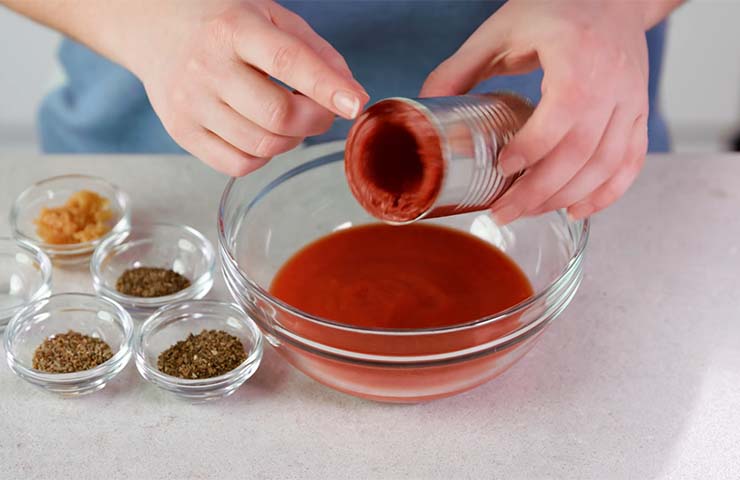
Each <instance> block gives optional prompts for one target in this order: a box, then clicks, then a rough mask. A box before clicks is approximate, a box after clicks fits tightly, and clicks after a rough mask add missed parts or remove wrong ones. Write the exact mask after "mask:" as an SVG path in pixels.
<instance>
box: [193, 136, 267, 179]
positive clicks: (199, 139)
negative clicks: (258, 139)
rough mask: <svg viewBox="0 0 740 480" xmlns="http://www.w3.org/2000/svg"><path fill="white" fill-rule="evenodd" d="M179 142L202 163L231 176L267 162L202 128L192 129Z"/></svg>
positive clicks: (239, 174)
mask: <svg viewBox="0 0 740 480" xmlns="http://www.w3.org/2000/svg"><path fill="white" fill-rule="evenodd" d="M179 143H180V145H182V146H183V148H185V150H187V151H188V152H190V153H191V154H192V155H193V156H195V157H196V158H198V159H200V160H201V161H202V162H203V163H205V164H207V165H210V166H211V167H213V168H214V169H216V170H218V171H219V172H221V173H225V174H226V175H229V176H232V177H242V176H244V175H246V174H248V173H250V172H252V171H254V170H256V169H258V168H259V167H261V166H262V165H264V164H265V163H267V160H265V159H262V158H256V157H254V156H252V155H249V154H247V153H244V152H242V151H241V150H239V149H237V148H236V147H234V146H233V145H230V144H228V143H227V142H225V141H224V140H223V139H221V138H220V137H219V136H218V135H216V134H214V133H213V132H209V131H208V130H206V129H204V128H198V129H196V130H194V131H193V132H191V133H190V134H189V135H188V136H187V138H184V139H183V140H182V141H180V142H179Z"/></svg>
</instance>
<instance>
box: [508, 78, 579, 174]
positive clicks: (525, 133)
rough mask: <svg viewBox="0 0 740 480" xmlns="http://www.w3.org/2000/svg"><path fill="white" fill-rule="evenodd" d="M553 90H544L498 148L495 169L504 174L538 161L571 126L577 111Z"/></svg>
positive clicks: (556, 144) (519, 169) (576, 116)
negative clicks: (515, 131)
mask: <svg viewBox="0 0 740 480" xmlns="http://www.w3.org/2000/svg"><path fill="white" fill-rule="evenodd" d="M557 91H558V90H557V89H553V90H550V91H548V93H546V94H545V95H543V96H542V100H540V103H539V104H538V105H537V108H535V110H534V112H533V113H532V115H531V116H530V117H529V119H528V120H527V121H526V122H525V123H524V125H523V126H522V128H521V129H520V130H519V132H517V134H516V135H514V138H512V139H511V141H510V142H509V143H508V144H507V145H506V146H505V147H504V148H503V149H502V150H501V153H500V157H499V164H498V168H499V171H500V172H501V173H502V174H503V175H506V176H510V175H513V174H515V173H516V172H519V171H522V170H524V169H525V168H529V167H531V166H533V165H534V164H536V163H537V162H539V161H540V160H542V159H543V158H544V157H545V156H546V155H547V154H549V153H550V152H551V151H552V150H553V149H554V148H555V147H557V146H558V145H559V144H560V143H561V142H562V141H563V138H564V137H565V135H566V134H567V133H568V132H569V131H570V130H571V129H572V128H573V126H574V124H575V122H576V119H577V118H578V112H576V107H575V106H574V105H571V104H569V103H568V101H567V99H566V97H564V96H563V95H558V94H557V93H556V92H557Z"/></svg>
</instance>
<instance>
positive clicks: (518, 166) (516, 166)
mask: <svg viewBox="0 0 740 480" xmlns="http://www.w3.org/2000/svg"><path fill="white" fill-rule="evenodd" d="M524 165H525V163H524V157H522V156H521V155H518V154H516V153H514V154H511V155H504V156H503V157H502V158H501V160H500V161H499V162H498V165H497V166H496V168H497V169H498V173H499V174H500V175H503V176H504V177H508V176H511V175H513V174H515V173H517V172H519V171H521V170H524Z"/></svg>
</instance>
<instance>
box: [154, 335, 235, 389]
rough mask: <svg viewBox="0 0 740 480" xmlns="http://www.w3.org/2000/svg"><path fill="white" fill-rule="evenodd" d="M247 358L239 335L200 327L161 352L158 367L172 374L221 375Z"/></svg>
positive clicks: (209, 376)
mask: <svg viewBox="0 0 740 480" xmlns="http://www.w3.org/2000/svg"><path fill="white" fill-rule="evenodd" d="M246 359H247V353H246V351H245V350H244V345H242V342H241V341H239V339H238V338H236V337H235V336H233V335H230V334H228V333H226V332H224V331H222V330H203V331H201V332H200V333H199V334H197V335H193V334H192V333H191V334H190V335H188V338H186V339H185V340H181V341H179V342H177V343H176V344H174V345H172V346H171V347H170V348H168V349H167V350H165V351H164V352H162V353H160V354H159V358H157V368H159V370H160V371H161V372H162V373H165V374H167V375H172V376H173V377H179V378H187V379H191V380H195V379H200V378H211V377H217V376H219V375H223V374H224V373H227V372H230V371H232V370H233V369H235V368H236V367H238V366H239V365H241V364H242V362H244V360H246Z"/></svg>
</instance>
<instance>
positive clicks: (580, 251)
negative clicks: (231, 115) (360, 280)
mask: <svg viewBox="0 0 740 480" xmlns="http://www.w3.org/2000/svg"><path fill="white" fill-rule="evenodd" d="M342 145H343V144H342V143H341V142H337V146H342ZM321 147H323V148H324V149H325V148H326V147H327V144H318V145H314V146H312V147H309V148H306V149H304V150H302V153H303V154H304V156H305V157H308V158H310V160H305V161H299V162H298V164H297V165H296V166H293V167H291V168H289V169H288V170H286V171H284V172H283V173H281V174H279V175H278V176H277V177H275V178H274V179H272V180H268V181H267V183H266V184H265V185H263V186H262V187H261V188H260V189H259V191H258V192H257V193H256V195H255V196H254V197H253V198H251V199H250V200H249V203H248V204H247V210H246V211H245V214H246V213H247V212H248V211H249V210H250V209H251V208H252V206H253V205H254V204H255V203H256V202H257V201H259V200H260V199H261V198H262V197H263V196H264V195H266V194H267V192H269V191H270V190H271V189H272V188H274V187H275V186H277V185H279V184H281V183H283V182H284V181H285V180H287V179H289V178H292V177H293V176H295V175H297V174H300V173H303V172H305V171H308V170H312V169H313V168H316V167H321V166H324V165H327V164H330V163H334V162H337V161H340V160H342V159H343V152H344V150H343V148H342V149H340V150H338V151H330V152H326V153H324V154H321V155H319V156H318V157H316V158H311V154H312V152H311V151H312V150H316V149H319V148H321ZM239 179H240V178H237V177H231V178H230V179H229V181H228V182H227V184H226V187H225V188H224V191H223V193H222V194H221V200H220V201H219V209H218V222H217V227H218V228H217V231H218V243H219V253H220V254H221V259H222V262H224V263H225V264H226V265H225V269H224V270H226V268H230V269H232V270H233V271H234V272H236V273H237V274H238V275H239V276H240V277H241V278H242V279H244V281H246V282H247V284H248V285H249V287H250V288H252V289H253V292H254V293H255V294H256V295H257V296H259V297H260V299H262V300H264V301H267V302H269V303H271V304H273V305H277V306H278V307H280V308H281V309H284V310H286V311H287V312H288V313H290V314H291V315H294V316H296V317H299V318H301V319H303V320H307V321H310V322H313V323H317V324H319V325H322V326H325V327H329V328H332V329H339V330H344V331H349V332H355V333H362V334H373V335H391V336H418V335H424V334H427V335H432V334H444V333H451V332H457V331H462V330H467V329H472V328H477V327H480V326H483V325H488V324H491V323H494V322H498V321H502V320H504V319H506V318H508V317H510V316H512V315H516V314H517V313H521V312H523V311H524V310H526V309H527V308H528V307H529V306H531V305H532V304H534V303H536V302H537V301H539V300H540V299H541V298H543V297H545V296H547V295H550V294H551V293H553V292H554V291H556V290H558V288H560V286H561V285H562V282H563V280H564V279H565V278H569V277H570V276H571V275H572V274H573V272H574V271H575V270H576V269H577V268H578V266H579V265H580V264H581V262H582V259H583V256H584V254H585V250H586V246H587V245H588V239H589V234H590V229H591V221H590V219H589V218H585V219H582V220H577V221H575V222H572V221H570V219H569V218H568V216H567V214H566V213H565V212H564V211H563V210H559V211H557V215H558V216H560V218H561V219H563V220H564V221H565V222H566V226H567V227H568V232H569V233H571V237H572V236H573V234H572V229H571V228H570V227H571V226H572V227H574V228H575V229H577V230H578V231H579V233H580V238H579V239H578V242H577V244H576V245H575V249H574V251H573V253H572V255H571V256H570V258H569V259H568V261H567V262H566V263H565V266H564V267H563V268H562V270H561V272H560V274H558V275H557V276H556V277H555V278H554V279H553V280H552V281H550V283H548V284H547V285H546V286H544V287H542V288H541V289H540V290H538V291H535V293H534V294H533V295H531V296H529V297H527V298H525V299H524V300H522V301H521V302H519V303H517V304H515V305H513V306H511V307H509V308H507V309H506V310H503V311H500V312H497V313H495V314H493V315H488V316H485V317H482V318H478V319H476V320H472V321H470V322H466V323H461V324H458V325H450V326H445V327H435V328H419V329H399V328H377V327H376V328H372V327H359V326H353V325H348V324H343V323H340V322H335V321H332V320H328V319H325V318H322V317H319V316H316V315H312V314H310V313H307V312H304V311H302V310H300V309H298V308H296V307H293V306H292V305H289V304H287V303H285V302H283V301H282V300H280V299H279V298H277V297H274V296H273V295H272V294H270V293H269V292H268V291H267V290H265V289H264V288H262V286H260V285H259V284H257V283H256V282H255V281H254V280H252V279H251V278H250V277H248V276H247V275H245V274H244V272H243V271H242V270H241V269H240V268H239V266H238V263H237V261H236V258H235V256H234V253H233V252H232V250H231V248H230V245H229V244H228V241H227V239H226V231H225V223H226V222H225V221H224V212H225V211H226V204H227V202H228V201H229V197H230V194H231V191H232V189H233V188H234V185H235V184H236V182H237V181H238V180H239ZM225 273H226V272H225ZM530 323H531V322H530ZM528 325H529V324H524V325H521V326H520V328H519V329H517V330H516V331H515V332H512V335H513V334H514V333H516V332H518V331H519V330H521V329H523V328H525V327H527V326H528Z"/></svg>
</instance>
